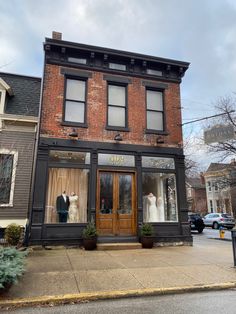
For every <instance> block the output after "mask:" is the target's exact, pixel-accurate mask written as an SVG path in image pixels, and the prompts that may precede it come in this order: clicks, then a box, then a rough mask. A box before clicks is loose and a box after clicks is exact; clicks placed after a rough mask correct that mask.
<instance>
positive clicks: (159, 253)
mask: <svg viewBox="0 0 236 314" xmlns="http://www.w3.org/2000/svg"><path fill="white" fill-rule="evenodd" d="M209 241H210V245H208V246H206V245H202V243H201V242H197V243H195V244H194V246H193V247H159V248H154V249H151V250H148V249H138V250H130V251H127V250H121V251H84V250H82V249H79V248H78V249H77V248H76V249H75V248H73V249H65V248H61V249H52V250H37V251H32V252H30V254H29V256H28V258H27V271H26V273H25V274H24V276H23V277H22V278H21V279H20V281H19V283H18V284H17V285H15V286H13V287H12V288H11V289H10V290H9V292H8V293H7V294H5V295H4V296H2V297H1V298H0V305H1V303H3V301H4V300H7V299H8V300H9V299H10V300H16V299H18V298H27V299H28V298H29V300H30V298H37V297H44V296H45V297H46V296H53V297H58V298H59V299H60V297H59V296H61V297H62V296H63V295H65V294H66V295H73V296H76V295H78V294H83V293H90V294H89V295H93V294H94V295H95V294H97V293H98V294H99V293H101V294H103V295H104V293H105V295H106V292H108V293H109V294H110V293H111V294H112V292H114V294H117V293H118V292H119V293H120V294H121V295H125V293H126V291H140V293H141V292H142V291H146V292H147V291H150V292H151V291H157V290H158V289H161V290H160V291H164V289H167V290H168V289H170V290H171V289H172V290H173V288H174V289H176V291H179V292H181V289H182V288H183V289H186V287H189V288H194V287H201V286H207V285H208V286H209V285H210V286H211V285H212V287H214V286H217V287H218V286H219V287H220V286H222V287H223V286H224V285H225V287H228V285H229V284H230V285H236V269H235V268H234V267H233V256H232V244H231V243H230V242H220V241H214V240H209ZM229 287H231V286H229ZM158 291H159V290H158ZM42 299H43V298H42Z"/></svg>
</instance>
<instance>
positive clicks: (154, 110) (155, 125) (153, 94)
mask: <svg viewBox="0 0 236 314" xmlns="http://www.w3.org/2000/svg"><path fill="white" fill-rule="evenodd" d="M146 102H147V130H153V131H164V106H163V92H162V91H158V90H152V89H147V90H146Z"/></svg>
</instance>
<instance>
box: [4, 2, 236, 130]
mask: <svg viewBox="0 0 236 314" xmlns="http://www.w3.org/2000/svg"><path fill="white" fill-rule="evenodd" d="M0 20H1V23H0V41H1V50H0V60H1V61H0V66H2V68H1V69H0V70H1V71H6V72H15V73H22V74H28V75H37V76H41V75H42V67H43V47H42V42H43V41H44V38H45V37H51V32H52V30H56V31H60V32H62V33H63V39H65V40H68V41H74V42H81V43H87V44H92V45H98V46H105V47H111V48H116V49H121V50H122V49H123V50H128V51H134V52H139V53H145V54H150V55H156V56H160V57H166V58H173V59H177V60H178V59H179V60H183V61H189V62H191V65H190V68H189V70H188V71H187V72H186V75H185V77H184V78H183V83H182V85H181V92H182V99H183V100H182V105H183V107H184V110H183V118H184V121H188V120H189V119H194V118H196V117H203V116H206V115H211V114H213V113H214V101H216V99H217V98H218V97H219V96H223V95H225V94H229V93H232V92H235V91H236V88H235V86H236V40H235V38H236V3H235V1H234V0H225V1H219V0H199V1H189V0H168V1H163V0H129V1H127V0H109V1H107V0H67V1H65V0H57V1H48V0H41V1H32V0H22V1H18V0H11V1H4V0H0ZM194 128H195V129H196V130H197V132H198V131H199V128H200V126H197V125H196V127H195V125H194ZM185 130H186V128H185V129H184V131H185Z"/></svg>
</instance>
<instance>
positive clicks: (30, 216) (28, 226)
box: [24, 53, 46, 246]
mask: <svg viewBox="0 0 236 314" xmlns="http://www.w3.org/2000/svg"><path fill="white" fill-rule="evenodd" d="M45 59H46V56H45V53H44V63H43V76H42V79H41V88H40V100H39V116H38V124H37V126H36V128H37V130H36V132H35V139H34V141H35V144H34V156H33V163H32V172H31V182H30V195H29V206H28V215H27V216H28V222H27V226H26V233H25V240H24V242H25V245H26V246H28V245H29V239H30V236H31V225H32V207H33V197H34V181H35V173H36V165H37V155H38V154H37V153H38V143H39V137H40V125H41V117H42V102H43V87H44V74H45V67H46V64H45Z"/></svg>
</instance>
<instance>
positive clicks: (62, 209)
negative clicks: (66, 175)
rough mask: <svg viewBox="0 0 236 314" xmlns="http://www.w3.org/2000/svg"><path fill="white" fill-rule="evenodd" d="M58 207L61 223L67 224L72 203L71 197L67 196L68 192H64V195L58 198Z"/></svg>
mask: <svg viewBox="0 0 236 314" xmlns="http://www.w3.org/2000/svg"><path fill="white" fill-rule="evenodd" d="M56 206H57V213H58V216H59V222H67V216H68V208H69V206H70V201H69V197H68V196H67V195H66V191H63V192H62V194H61V195H59V196H58V197H57V201H56Z"/></svg>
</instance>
